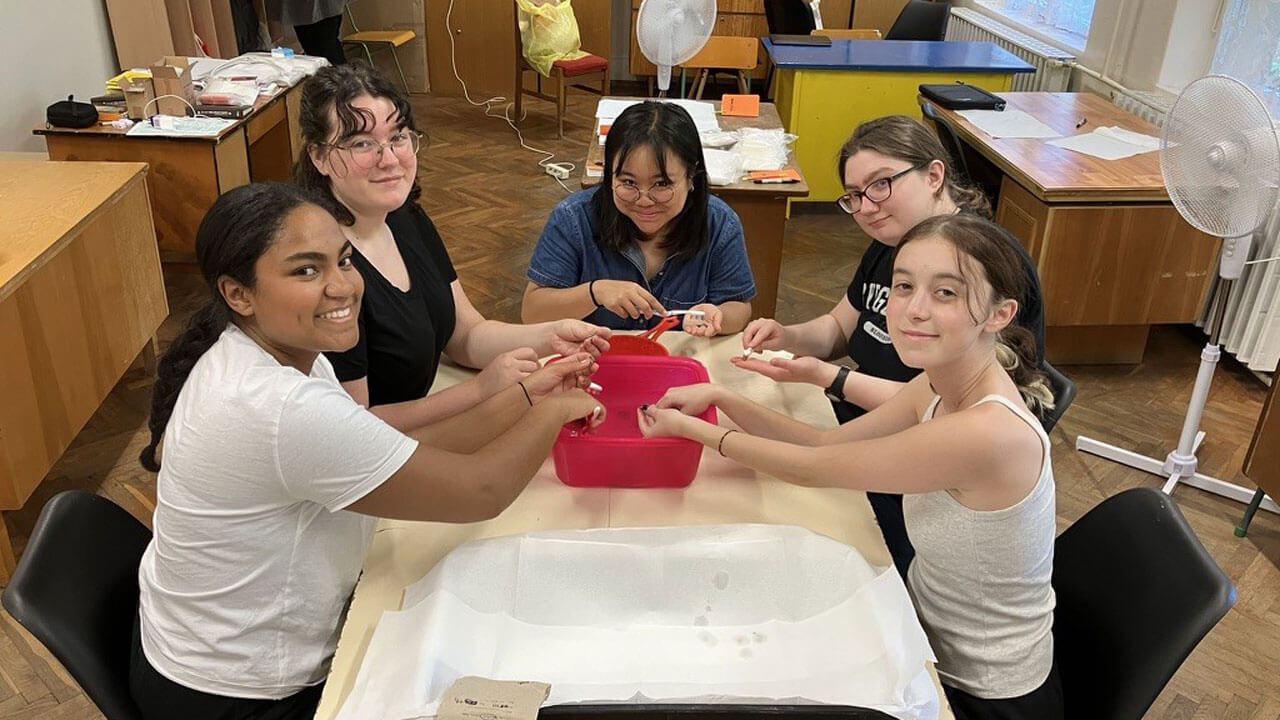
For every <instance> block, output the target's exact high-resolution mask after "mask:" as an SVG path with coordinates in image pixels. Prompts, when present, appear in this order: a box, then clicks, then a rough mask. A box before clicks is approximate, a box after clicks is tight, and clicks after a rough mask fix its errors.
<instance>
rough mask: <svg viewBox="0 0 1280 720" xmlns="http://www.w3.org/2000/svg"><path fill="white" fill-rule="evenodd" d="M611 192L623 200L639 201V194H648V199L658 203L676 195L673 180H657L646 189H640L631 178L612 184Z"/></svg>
mask: <svg viewBox="0 0 1280 720" xmlns="http://www.w3.org/2000/svg"><path fill="white" fill-rule="evenodd" d="M613 194H614V195H615V196H617V198H618V199H619V200H621V201H623V202H629V203H633V202H639V201H640V196H641V195H648V196H649V199H650V200H652V201H653V202H654V203H656V204H658V205H662V204H664V203H669V202H671V198H673V197H675V196H676V183H675V181H668V180H659V181H658V182H656V183H654V184H653V185H651V186H649V189H648V190H641V189H640V186H639V185H636V184H635V183H634V182H632V181H631V180H619V181H618V182H616V183H614V185H613Z"/></svg>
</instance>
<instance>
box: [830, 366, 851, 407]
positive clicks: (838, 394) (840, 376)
mask: <svg viewBox="0 0 1280 720" xmlns="http://www.w3.org/2000/svg"><path fill="white" fill-rule="evenodd" d="M849 372H850V370H849V367H848V366H846V365H841V366H840V371H839V372H837V373H836V379H835V380H832V381H831V384H830V385H829V386H827V397H829V398H831V401H832V402H844V381H845V380H847V379H849Z"/></svg>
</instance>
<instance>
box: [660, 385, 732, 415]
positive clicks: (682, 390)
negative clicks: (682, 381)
mask: <svg viewBox="0 0 1280 720" xmlns="http://www.w3.org/2000/svg"><path fill="white" fill-rule="evenodd" d="M723 392H725V390H724V389H723V388H721V387H720V386H718V385H713V384H711V383H699V384H697V385H685V386H683V387H674V388H671V389H670V390H668V391H667V393H666V394H665V395H663V396H662V398H661V399H659V400H658V402H657V403H655V404H654V405H653V406H654V407H657V408H660V409H664V410H665V409H672V410H678V411H679V412H681V413H683V414H685V415H701V414H702V413H704V412H706V411H707V408H708V407H711V406H712V405H715V404H716V402H717V401H718V400H719V399H720V398H721V397H722V393H723Z"/></svg>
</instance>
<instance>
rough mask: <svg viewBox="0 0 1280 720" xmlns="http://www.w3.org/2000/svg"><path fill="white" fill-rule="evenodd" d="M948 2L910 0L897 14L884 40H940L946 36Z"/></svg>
mask: <svg viewBox="0 0 1280 720" xmlns="http://www.w3.org/2000/svg"><path fill="white" fill-rule="evenodd" d="M950 13H951V3H949V2H929V0H911V1H910V2H908V3H907V4H906V5H904V6H903V8H902V12H900V13H898V19H897V20H894V21H893V27H891V28H889V33H888V34H887V35H885V36H884V37H885V39H886V40H941V39H942V38H943V36H945V35H946V34H947V18H948V16H949V15H950Z"/></svg>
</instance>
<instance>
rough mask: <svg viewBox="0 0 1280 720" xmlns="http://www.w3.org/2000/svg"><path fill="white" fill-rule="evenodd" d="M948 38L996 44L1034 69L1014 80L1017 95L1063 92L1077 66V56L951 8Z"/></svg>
mask: <svg viewBox="0 0 1280 720" xmlns="http://www.w3.org/2000/svg"><path fill="white" fill-rule="evenodd" d="M946 38H947V39H948V40H969V41H978V42H990V43H995V44H996V45H999V46H1000V47H1002V48H1004V49H1005V50H1008V51H1009V52H1011V53H1013V54H1014V55H1017V56H1018V57H1019V58H1021V59H1023V60H1025V61H1027V62H1028V63H1029V64H1031V65H1032V66H1034V67H1035V69H1036V71H1035V73H1031V74H1028V73H1019V74H1018V75H1015V76H1014V79H1013V88H1012V89H1013V91H1014V92H1028V91H1033V90H1040V91H1044V92H1064V91H1065V90H1066V89H1067V83H1069V82H1070V81H1071V66H1072V64H1074V63H1075V60H1076V57H1075V55H1072V54H1071V53H1069V52H1066V51H1065V50H1061V49H1059V48H1056V47H1054V46H1052V45H1049V44H1048V43H1045V42H1041V41H1040V40H1037V39H1035V38H1033V37H1031V36H1030V35H1027V34H1026V33H1024V32H1021V31H1019V30H1015V29H1014V28H1011V27H1009V26H1008V25H1005V24H1004V23H1002V22H1000V21H998V20H996V19H994V18H992V17H990V16H987V15H983V14H982V13H980V12H978V11H976V10H971V9H969V8H961V7H953V8H951V19H950V21H949V22H948V23H947V35H946Z"/></svg>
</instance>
